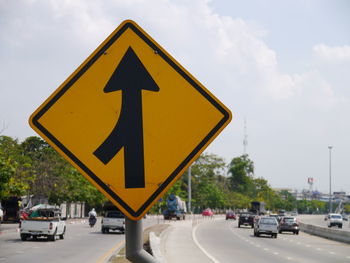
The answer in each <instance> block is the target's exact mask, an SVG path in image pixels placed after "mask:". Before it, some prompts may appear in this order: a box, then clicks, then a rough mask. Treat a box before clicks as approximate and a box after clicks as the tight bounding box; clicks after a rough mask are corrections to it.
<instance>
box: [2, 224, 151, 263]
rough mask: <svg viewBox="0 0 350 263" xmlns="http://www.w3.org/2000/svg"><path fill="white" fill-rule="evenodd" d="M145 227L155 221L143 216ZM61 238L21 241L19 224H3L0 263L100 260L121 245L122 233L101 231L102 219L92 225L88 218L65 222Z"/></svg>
mask: <svg viewBox="0 0 350 263" xmlns="http://www.w3.org/2000/svg"><path fill="white" fill-rule="evenodd" d="M143 222H144V223H143V225H144V227H147V226H149V225H152V224H155V223H157V222H156V220H154V219H144V221H143ZM66 226H67V231H66V235H65V239H64V240H59V239H57V240H56V241H55V242H50V241H47V240H46V239H38V240H37V241H33V240H28V241H24V242H23V241H21V239H20V235H19V232H17V230H16V229H17V227H18V224H2V225H1V229H0V263H1V262H6V263H17V262H18V263H23V262H26V263H38V262H50V263H55V262H57V263H58V262H60V263H61V262H65V263H73V262H74V263H76V262H84V263H90V262H91V263H103V262H106V261H107V260H108V259H109V257H110V256H111V255H112V253H113V252H115V251H117V250H118V249H119V248H121V247H123V245H124V241H125V236H124V234H120V233H117V232H112V233H110V234H102V233H101V220H100V219H99V220H98V222H97V223H96V225H95V227H94V228H90V227H89V226H88V223H87V221H85V220H78V221H75V222H74V223H72V222H67V224H66Z"/></svg>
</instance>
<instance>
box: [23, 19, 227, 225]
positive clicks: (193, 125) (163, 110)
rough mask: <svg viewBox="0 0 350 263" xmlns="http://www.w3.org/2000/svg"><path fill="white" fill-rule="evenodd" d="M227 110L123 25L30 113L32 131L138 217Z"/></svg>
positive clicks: (137, 30) (133, 27) (222, 122)
mask: <svg viewBox="0 0 350 263" xmlns="http://www.w3.org/2000/svg"><path fill="white" fill-rule="evenodd" d="M230 121H231V112H230V111H229V110H228V109H227V108H226V107H225V106H224V105H223V104H222V103H221V102H220V101H219V100H218V99H217V98H215V97H214V96H213V95H212V94H211V93H210V92H209V91H208V90H207V89H206V88H205V87H204V86H203V85H202V84H201V83H200V82H199V81H197V80H196V79H195V78H194V77H193V76H192V75H191V74H190V73H189V72H187V71H186V70H185V69H184V68H183V67H182V66H181V65H180V64H179V63H178V62H177V61H176V60H175V59H174V58H173V57H171V56H170V55H169V54H168V53H167V52H166V51H165V50H164V49H163V48H162V47H161V46H160V45H159V44H158V43H157V42H155V41H154V40H153V39H152V38H151V37H150V36H149V35H148V34H147V33H146V32H145V31H144V30H143V29H142V28H141V27H140V26H138V25H137V24H136V23H135V22H133V21H130V20H127V21H124V22H123V23H121V25H120V26H119V27H118V28H117V29H116V30H115V31H114V32H113V33H112V34H111V35H110V36H109V37H108V38H107V39H106V40H105V41H104V42H103V43H102V44H101V45H100V46H99V47H98V48H97V49H96V50H95V51H94V52H93V53H92V54H91V55H90V56H89V57H88V58H87V59H86V60H85V61H84V62H83V64H81V66H79V67H78V69H76V70H75V71H74V72H73V74H72V75H70V76H69V77H68V79H67V80H66V81H65V82H63V84H62V85H61V86H59V88H58V89H57V90H56V91H55V92H54V93H53V94H52V95H51V96H50V97H49V98H48V99H47V100H46V101H45V102H44V103H43V104H42V105H41V106H40V107H39V108H38V109H37V110H36V111H35V112H34V113H33V114H32V116H31V117H30V120H29V123H30V126H31V127H32V128H33V129H34V130H35V131H36V132H37V133H38V134H39V135H40V136H42V137H43V138H44V139H45V140H46V141H47V142H48V143H49V144H50V145H51V146H52V147H53V148H54V149H55V150H56V151H58V152H59V153H60V154H61V155H62V156H63V157H65V158H66V159H67V160H68V161H69V162H70V163H71V164H72V165H73V166H74V167H75V168H77V169H78V170H79V171H80V172H81V173H82V174H83V175H84V176H85V177H86V178H87V179H88V180H89V181H90V182H91V183H92V184H93V185H94V186H95V187H97V188H98V189H99V190H100V191H101V192H102V193H103V194H104V195H105V196H106V197H107V198H108V199H110V200H111V201H112V202H113V203H114V204H115V205H116V206H117V207H118V208H119V209H120V210H121V211H122V212H124V213H125V215H126V216H128V217H129V218H130V219H133V220H139V219H140V218H142V216H143V215H144V214H145V213H146V212H147V211H148V210H149V209H150V208H151V207H152V205H153V204H154V203H156V202H157V200H158V199H159V198H161V196H162V195H163V194H164V193H165V192H166V191H167V190H168V189H169V188H170V187H171V186H172V185H173V184H174V183H175V182H176V180H177V179H179V177H181V175H182V174H183V173H184V171H185V170H186V169H187V167H188V166H189V165H190V164H191V163H192V162H193V161H194V160H195V159H196V158H198V157H199V155H200V154H201V153H202V152H203V151H204V149H205V148H206V147H207V146H208V145H209V143H211V142H212V141H213V140H214V138H215V137H216V136H217V135H218V134H219V133H220V132H221V131H222V130H223V129H224V127H225V126H226V125H227V124H228V123H229V122H230Z"/></svg>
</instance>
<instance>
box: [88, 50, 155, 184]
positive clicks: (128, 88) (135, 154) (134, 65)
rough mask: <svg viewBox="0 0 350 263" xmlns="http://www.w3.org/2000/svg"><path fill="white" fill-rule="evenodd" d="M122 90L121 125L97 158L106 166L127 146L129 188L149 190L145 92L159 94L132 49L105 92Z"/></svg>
mask: <svg viewBox="0 0 350 263" xmlns="http://www.w3.org/2000/svg"><path fill="white" fill-rule="evenodd" d="M118 90H121V91H122V108H121V112H120V116H119V119H118V122H117V124H116V125H115V127H114V129H113V130H112V132H111V134H110V135H109V136H108V137H107V139H106V140H105V141H104V142H103V143H102V144H101V145H100V146H99V147H98V148H97V149H96V150H95V152H94V155H95V156H96V157H97V158H98V159H99V160H100V161H101V162H103V163H104V164H108V163H109V162H110V160H112V158H113V157H114V156H115V155H116V154H117V153H118V152H119V151H120V150H121V149H122V148H123V147H124V172H125V188H144V187H145V168H144V148H143V125H142V92H141V91H142V90H149V91H155V92H157V91H159V87H158V85H157V84H156V83H155V81H154V80H153V78H152V77H151V75H150V74H149V73H148V71H147V70H146V68H145V67H144V66H143V64H142V62H141V61H140V59H139V58H138V57H137V55H136V54H135V52H134V51H133V49H132V48H131V47H129V48H128V50H127V51H126V53H125V55H124V57H123V58H122V60H121V62H120V63H119V65H118V67H117V68H116V69H115V71H114V72H113V74H112V77H111V78H110V79H109V81H108V82H107V85H106V86H105V88H104V90H103V91H104V92H106V93H108V92H113V91H118Z"/></svg>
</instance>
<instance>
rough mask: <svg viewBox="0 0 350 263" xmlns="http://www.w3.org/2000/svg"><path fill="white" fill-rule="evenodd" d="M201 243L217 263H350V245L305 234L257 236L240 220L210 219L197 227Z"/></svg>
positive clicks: (198, 238) (198, 239) (197, 235)
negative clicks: (239, 226) (242, 226)
mask: <svg viewBox="0 0 350 263" xmlns="http://www.w3.org/2000/svg"><path fill="white" fill-rule="evenodd" d="M195 237H196V239H197V242H198V243H199V245H200V246H201V247H202V249H203V250H204V252H205V253H207V254H208V255H209V256H211V257H212V258H213V259H214V261H215V262H216V263H217V262H221V263H225V262H228V263H229V262H259V263H260V262H261V263H264V262H266V263H267V262H269V263H271V262H303V263H313V262H315V263H321V262H327V263H329V262H337V263H338V262H339V263H340V262H350V245H347V244H343V243H339V242H335V241H330V240H327V239H323V238H319V237H315V236H311V235H308V234H305V233H302V232H301V233H300V234H299V235H293V234H289V233H283V234H279V235H278V238H277V239H273V238H270V237H254V236H253V230H252V229H251V228H249V227H247V228H238V227H237V221H226V220H224V219H223V218H219V219H217V220H207V221H204V222H202V223H201V224H199V225H198V226H197V229H196V231H195Z"/></svg>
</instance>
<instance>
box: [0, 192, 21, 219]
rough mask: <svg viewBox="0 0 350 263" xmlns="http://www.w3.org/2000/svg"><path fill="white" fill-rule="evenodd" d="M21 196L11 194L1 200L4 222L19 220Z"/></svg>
mask: <svg viewBox="0 0 350 263" xmlns="http://www.w3.org/2000/svg"><path fill="white" fill-rule="evenodd" d="M20 201H21V198H20V197H16V196H11V197H8V198H7V199H4V200H2V201H1V207H2V211H3V216H2V221H4V222H16V223H17V222H19V219H20V217H19V215H20V212H19V211H20V206H19V203H20Z"/></svg>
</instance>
